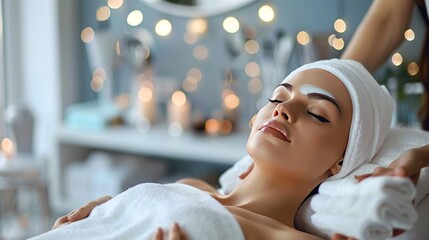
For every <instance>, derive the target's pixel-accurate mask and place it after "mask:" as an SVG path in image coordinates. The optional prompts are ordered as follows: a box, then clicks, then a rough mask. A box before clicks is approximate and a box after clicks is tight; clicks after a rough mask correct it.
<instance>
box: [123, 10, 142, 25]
mask: <svg viewBox="0 0 429 240" xmlns="http://www.w3.org/2000/svg"><path fill="white" fill-rule="evenodd" d="M142 22H143V13H142V12H140V11H139V10H134V11H132V12H130V13H129V14H128V17H127V23H128V25H130V26H133V27H135V26H137V25H140V23H142Z"/></svg>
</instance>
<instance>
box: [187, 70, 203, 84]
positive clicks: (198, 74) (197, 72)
mask: <svg viewBox="0 0 429 240" xmlns="http://www.w3.org/2000/svg"><path fill="white" fill-rule="evenodd" d="M187 75H188V77H193V78H194V79H196V80H197V81H198V82H199V81H201V79H202V77H203V74H202V73H201V70H200V69H198V68H191V69H189V71H188V73H187Z"/></svg>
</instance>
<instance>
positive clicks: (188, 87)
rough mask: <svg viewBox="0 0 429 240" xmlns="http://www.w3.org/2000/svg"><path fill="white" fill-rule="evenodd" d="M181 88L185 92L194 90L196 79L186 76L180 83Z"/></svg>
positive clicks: (196, 84)
mask: <svg viewBox="0 0 429 240" xmlns="http://www.w3.org/2000/svg"><path fill="white" fill-rule="evenodd" d="M182 87H183V90H185V91H186V92H194V91H195V90H196V89H197V87H198V81H197V79H195V78H193V77H191V76H188V77H187V78H186V79H185V80H183V83H182Z"/></svg>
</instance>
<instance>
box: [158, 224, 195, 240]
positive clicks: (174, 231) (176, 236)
mask: <svg viewBox="0 0 429 240" xmlns="http://www.w3.org/2000/svg"><path fill="white" fill-rule="evenodd" d="M186 239H187V237H186V234H185V233H184V232H183V231H182V229H181V228H180V226H179V224H177V223H174V224H173V225H171V227H170V232H169V233H168V240H186ZM152 240H164V231H163V230H162V228H158V229H157V230H156V232H155V234H154V235H153V237H152Z"/></svg>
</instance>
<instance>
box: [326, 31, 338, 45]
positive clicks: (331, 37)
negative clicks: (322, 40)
mask: <svg viewBox="0 0 429 240" xmlns="http://www.w3.org/2000/svg"><path fill="white" fill-rule="evenodd" d="M335 38H337V36H335V34H331V35H329V37H328V43H329V46H331V47H333V42H334V39H335Z"/></svg>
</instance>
